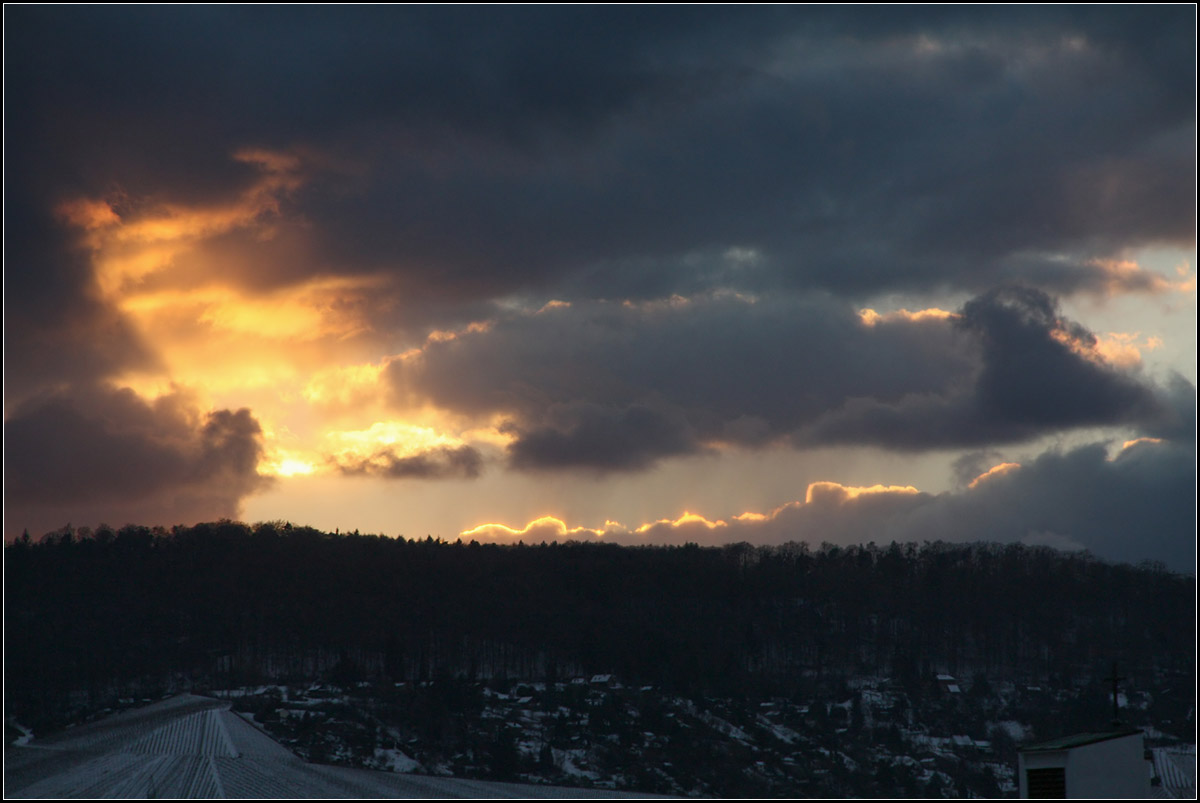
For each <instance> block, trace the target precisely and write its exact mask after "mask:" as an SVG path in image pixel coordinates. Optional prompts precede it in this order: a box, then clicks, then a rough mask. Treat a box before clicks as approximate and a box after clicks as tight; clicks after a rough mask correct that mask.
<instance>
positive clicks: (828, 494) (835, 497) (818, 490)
mask: <svg viewBox="0 0 1200 803" xmlns="http://www.w3.org/2000/svg"><path fill="white" fill-rule="evenodd" d="M919 493H920V491H918V490H917V489H916V488H914V487H913V486H911V485H871V486H867V487H860V486H853V485H842V484H841V483H837V482H827V481H823V482H814V483H810V484H809V486H808V491H807V492H806V493H805V495H804V503H805V504H806V505H811V504H814V503H818V504H831V503H833V504H841V503H844V502H849V501H851V500H854V499H857V498H859V497H860V496H868V495H876V494H919Z"/></svg>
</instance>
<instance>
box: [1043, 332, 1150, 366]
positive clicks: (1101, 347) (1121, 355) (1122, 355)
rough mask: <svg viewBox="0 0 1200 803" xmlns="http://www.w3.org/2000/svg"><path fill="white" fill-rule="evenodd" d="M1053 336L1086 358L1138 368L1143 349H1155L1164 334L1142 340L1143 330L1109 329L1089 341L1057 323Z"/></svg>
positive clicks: (1106, 363) (1112, 364) (1101, 362)
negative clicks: (1114, 330)
mask: <svg viewBox="0 0 1200 803" xmlns="http://www.w3.org/2000/svg"><path fill="white" fill-rule="evenodd" d="M1050 336H1051V337H1053V338H1054V339H1055V340H1057V341H1058V342H1059V343H1062V344H1063V345H1064V346H1066V347H1067V348H1069V349H1070V350H1071V351H1072V352H1074V353H1075V354H1077V355H1078V356H1080V357H1083V358H1084V359H1087V360H1091V361H1092V362H1094V363H1097V364H1099V365H1108V366H1113V367H1116V368H1122V369H1130V368H1137V367H1138V366H1140V365H1141V364H1142V351H1143V350H1145V351H1153V350H1154V349H1157V348H1162V345H1163V342H1162V338H1159V337H1153V336H1152V337H1147V338H1145V339H1144V340H1142V341H1140V342H1139V341H1138V338H1139V337H1141V332H1108V333H1107V334H1105V335H1103V336H1100V335H1097V336H1095V339H1094V340H1091V341H1089V340H1084V339H1082V338H1079V337H1077V336H1075V335H1073V334H1071V333H1070V332H1068V331H1066V330H1065V329H1063V328H1061V327H1058V328H1055V329H1052V330H1051V331H1050Z"/></svg>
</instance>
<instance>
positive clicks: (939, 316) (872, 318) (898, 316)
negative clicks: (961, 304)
mask: <svg viewBox="0 0 1200 803" xmlns="http://www.w3.org/2000/svg"><path fill="white" fill-rule="evenodd" d="M858 317H859V320H861V321H862V322H863V325H865V326H876V325H878V324H880V323H896V322H898V321H905V322H908V323H919V322H922V321H945V320H951V319H954V318H957V317H958V313H956V312H950V311H948V310H944V309H938V308H937V307H930V308H929V309H922V310H917V311H916V312H910V311H909V310H906V309H899V310H895V311H894V312H885V313H883V314H880V313H878V312H876V311H875V310H873V309H871V308H870V307H864V308H863V309H860V310H859V311H858Z"/></svg>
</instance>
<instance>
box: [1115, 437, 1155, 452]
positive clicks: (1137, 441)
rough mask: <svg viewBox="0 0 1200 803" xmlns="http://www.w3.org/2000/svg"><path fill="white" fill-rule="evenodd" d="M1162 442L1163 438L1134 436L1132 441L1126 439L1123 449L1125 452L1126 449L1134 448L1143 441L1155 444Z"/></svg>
mask: <svg viewBox="0 0 1200 803" xmlns="http://www.w3.org/2000/svg"><path fill="white" fill-rule="evenodd" d="M1162 442H1163V439H1162V438H1134V439H1133V440H1131V441H1125V443H1124V444H1122V445H1121V451H1122V452H1124V451H1125V450H1126V449H1132V448H1133V447H1134V446H1139V445H1141V444H1143V443H1149V444H1155V443H1162Z"/></svg>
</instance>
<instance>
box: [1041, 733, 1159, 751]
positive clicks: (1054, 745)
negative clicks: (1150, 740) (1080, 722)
mask: <svg viewBox="0 0 1200 803" xmlns="http://www.w3.org/2000/svg"><path fill="white" fill-rule="evenodd" d="M1141 733H1142V731H1141V729H1140V728H1121V729H1119V730H1111V731H1100V732H1096V733H1076V734H1075V735H1074V736H1060V737H1059V738H1057V739H1051V740H1050V741H1048V742H1038V743H1037V744H1030V745H1025V746H1024V747H1022V748H1020V749H1021V752H1023V753H1032V752H1046V751H1050V750H1070V749H1071V748H1072V747H1083V746H1084V745H1086V744H1095V743H1096V742H1106V741H1108V740H1109V739H1121V738H1123V737H1125V736H1133V735H1135V734H1136V735H1141Z"/></svg>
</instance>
